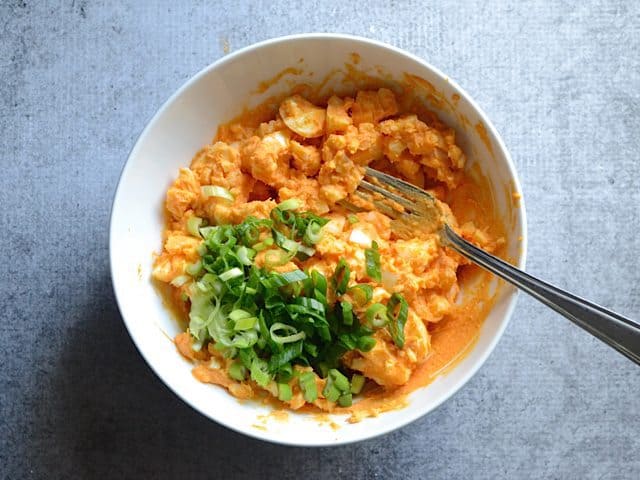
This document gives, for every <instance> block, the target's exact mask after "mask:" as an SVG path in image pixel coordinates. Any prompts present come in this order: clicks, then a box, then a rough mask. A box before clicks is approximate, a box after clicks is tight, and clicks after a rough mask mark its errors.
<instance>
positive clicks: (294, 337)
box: [269, 322, 306, 344]
mask: <svg viewBox="0 0 640 480" xmlns="http://www.w3.org/2000/svg"><path fill="white" fill-rule="evenodd" d="M278 331H282V332H285V333H287V334H288V335H282V336H281V335H278V334H277V333H276V332H278ZM269 334H270V335H271V340H273V341H274V342H276V343H281V344H282V343H292V342H297V341H298V340H304V338H305V336H306V335H305V333H304V332H298V330H296V328H295V327H292V326H291V325H287V324H286V323H280V322H276V323H274V324H273V325H271V328H269Z"/></svg>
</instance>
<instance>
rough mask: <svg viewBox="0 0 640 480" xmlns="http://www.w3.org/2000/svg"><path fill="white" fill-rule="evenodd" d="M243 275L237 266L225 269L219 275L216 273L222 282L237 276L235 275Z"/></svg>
mask: <svg viewBox="0 0 640 480" xmlns="http://www.w3.org/2000/svg"><path fill="white" fill-rule="evenodd" d="M243 275H244V272H243V271H242V270H241V269H240V268H238V267H234V268H231V269H229V270H227V271H226V272H222V273H221V274H220V275H218V278H219V279H220V280H222V281H223V282H226V281H228V280H231V279H233V278H237V277H241V276H243Z"/></svg>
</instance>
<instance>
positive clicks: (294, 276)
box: [262, 270, 309, 288]
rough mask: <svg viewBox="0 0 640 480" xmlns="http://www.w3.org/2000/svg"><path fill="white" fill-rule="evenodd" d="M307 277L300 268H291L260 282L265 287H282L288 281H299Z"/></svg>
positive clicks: (288, 282) (287, 283)
mask: <svg viewBox="0 0 640 480" xmlns="http://www.w3.org/2000/svg"><path fill="white" fill-rule="evenodd" d="M307 278H309V277H308V276H307V274H306V273H304V272H303V271H302V270H291V271H290V272H285V273H280V274H276V275H273V276H271V277H270V278H269V279H268V281H263V282H262V283H263V284H264V285H265V287H267V288H270V287H271V288H277V287H284V286H285V285H289V284H290V283H294V282H301V281H303V280H306V279H307Z"/></svg>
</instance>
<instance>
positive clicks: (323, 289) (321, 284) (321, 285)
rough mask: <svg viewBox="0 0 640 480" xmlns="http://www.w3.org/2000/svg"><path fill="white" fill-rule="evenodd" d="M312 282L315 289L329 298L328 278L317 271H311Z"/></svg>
mask: <svg viewBox="0 0 640 480" xmlns="http://www.w3.org/2000/svg"><path fill="white" fill-rule="evenodd" d="M311 280H312V281H313V285H314V286H315V289H316V290H318V291H320V293H321V294H322V295H323V296H324V297H326V296H327V278H326V277H325V276H324V275H323V274H322V273H320V272H319V271H317V270H312V271H311Z"/></svg>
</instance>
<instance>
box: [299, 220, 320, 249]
mask: <svg viewBox="0 0 640 480" xmlns="http://www.w3.org/2000/svg"><path fill="white" fill-rule="evenodd" d="M321 238H322V225H320V224H319V223H316V222H314V221H311V222H309V225H307V229H306V231H305V232H304V237H303V241H304V243H306V244H307V245H315V244H316V243H318V242H319V241H320V239H321Z"/></svg>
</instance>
